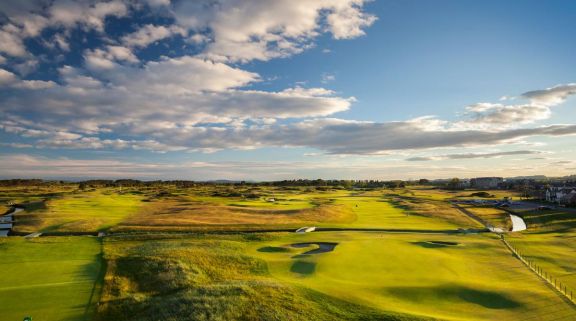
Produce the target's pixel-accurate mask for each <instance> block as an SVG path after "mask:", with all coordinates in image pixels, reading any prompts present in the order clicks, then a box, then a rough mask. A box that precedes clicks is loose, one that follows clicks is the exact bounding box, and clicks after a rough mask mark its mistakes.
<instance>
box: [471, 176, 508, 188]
mask: <svg viewBox="0 0 576 321" xmlns="http://www.w3.org/2000/svg"><path fill="white" fill-rule="evenodd" d="M503 182H504V178H502V177H477V178H472V179H471V180H470V187H472V188H477V189H494V188H498V186H499V185H500V184H502V183H503Z"/></svg>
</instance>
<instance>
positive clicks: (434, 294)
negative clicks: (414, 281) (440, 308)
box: [386, 285, 522, 309]
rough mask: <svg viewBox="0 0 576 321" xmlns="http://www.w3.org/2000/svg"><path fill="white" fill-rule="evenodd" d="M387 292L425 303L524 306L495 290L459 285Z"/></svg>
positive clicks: (390, 290)
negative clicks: (462, 302) (437, 301)
mask: <svg viewBox="0 0 576 321" xmlns="http://www.w3.org/2000/svg"><path fill="white" fill-rule="evenodd" d="M386 291H387V292H389V293H391V294H392V295H395V296H397V297H400V298H402V299H405V300H409V301H414V302H421V303H425V302H427V301H436V300H438V299H441V300H442V301H445V302H449V301H465V302H468V303H472V304H476V305H479V306H482V307H484V308H487V309H511V308H517V307H520V306H522V303H520V302H518V301H515V300H513V299H511V298H509V297H508V296H506V295H504V294H502V293H498V292H494V291H485V290H478V289H472V288H467V287H463V286H459V285H443V286H437V287H392V288H387V289H386Z"/></svg>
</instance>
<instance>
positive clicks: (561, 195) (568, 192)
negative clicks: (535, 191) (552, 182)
mask: <svg viewBox="0 0 576 321" xmlns="http://www.w3.org/2000/svg"><path fill="white" fill-rule="evenodd" d="M574 196H576V187H550V188H548V189H547V190H546V201H548V202H551V203H558V204H564V203H566V201H567V200H570V199H572V198H573V197H574Z"/></svg>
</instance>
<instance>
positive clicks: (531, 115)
mask: <svg viewBox="0 0 576 321" xmlns="http://www.w3.org/2000/svg"><path fill="white" fill-rule="evenodd" d="M466 110H467V112H468V113H467V115H468V116H470V117H471V119H470V120H468V121H465V122H463V123H462V124H466V125H478V126H483V125H484V126H506V127H510V126H518V125H519V124H529V123H533V122H536V121H539V120H543V119H548V118H549V117H550V115H551V114H552V111H551V110H550V108H549V107H548V106H541V105H503V104H492V103H478V104H474V105H471V106H468V107H466Z"/></svg>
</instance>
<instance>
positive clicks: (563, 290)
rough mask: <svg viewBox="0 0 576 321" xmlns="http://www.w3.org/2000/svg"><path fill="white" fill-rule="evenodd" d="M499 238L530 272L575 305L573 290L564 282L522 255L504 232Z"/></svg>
mask: <svg viewBox="0 0 576 321" xmlns="http://www.w3.org/2000/svg"><path fill="white" fill-rule="evenodd" d="M500 238H501V240H502V242H504V244H505V245H506V247H507V248H508V249H509V250H510V251H511V252H512V253H514V255H516V257H517V258H518V259H519V260H520V261H522V263H524V265H526V266H527V267H528V268H529V269H530V270H532V272H534V273H536V274H537V275H538V276H539V277H540V278H541V279H542V280H544V281H545V282H546V283H548V284H549V285H550V286H552V287H553V288H554V289H555V290H556V291H557V292H558V293H559V294H560V295H562V296H564V297H565V298H566V299H567V300H568V301H570V303H572V304H573V305H575V306H576V301H574V290H573V289H571V288H568V287H567V286H566V285H565V284H563V283H562V282H561V281H560V280H558V279H557V278H555V277H554V276H553V275H551V274H550V273H548V272H546V271H544V270H543V269H542V267H540V266H538V265H537V264H535V263H534V262H533V261H530V260H529V259H527V258H526V257H524V256H523V255H522V253H521V252H520V251H518V249H516V248H515V247H514V246H512V245H511V244H510V243H509V242H508V241H507V240H506V238H505V237H504V234H500Z"/></svg>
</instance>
